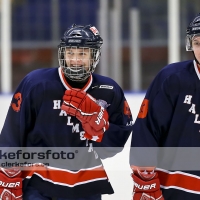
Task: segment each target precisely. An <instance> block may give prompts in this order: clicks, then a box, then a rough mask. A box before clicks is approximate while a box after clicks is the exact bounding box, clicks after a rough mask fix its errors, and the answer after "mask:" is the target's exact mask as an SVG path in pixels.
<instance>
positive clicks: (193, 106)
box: [189, 104, 196, 114]
mask: <svg viewBox="0 0 200 200" xmlns="http://www.w3.org/2000/svg"><path fill="white" fill-rule="evenodd" d="M189 112H191V113H193V114H195V113H196V111H195V104H192V106H191V108H190V109H189Z"/></svg>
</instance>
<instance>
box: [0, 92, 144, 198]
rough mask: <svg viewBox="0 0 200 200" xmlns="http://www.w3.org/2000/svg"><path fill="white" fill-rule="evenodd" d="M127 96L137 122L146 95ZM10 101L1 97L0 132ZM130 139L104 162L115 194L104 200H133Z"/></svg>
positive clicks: (9, 96)
mask: <svg viewBox="0 0 200 200" xmlns="http://www.w3.org/2000/svg"><path fill="white" fill-rule="evenodd" d="M125 96H126V99H127V101H128V103H129V106H130V108H131V111H132V115H133V120H135V118H136V116H137V113H138V111H139V108H140V104H141V102H142V100H143V98H144V93H138V94H132V93H125ZM10 101H11V95H0V106H1V108H0V110H1V112H0V130H1V129H2V126H3V123H4V120H5V116H6V113H7V110H8V107H9V105H10ZM130 139H131V138H129V140H128V141H127V143H126V145H125V148H124V150H123V151H122V152H121V153H119V154H117V155H116V156H114V157H112V158H108V159H105V160H103V164H104V167H105V169H106V171H107V174H108V177H109V179H110V182H111V184H112V186H113V189H114V191H115V193H114V194H113V195H103V198H102V200H131V196H132V186H133V181H132V179H131V176H130V174H131V169H130V167H129V149H130Z"/></svg>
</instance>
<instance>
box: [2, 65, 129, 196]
mask: <svg viewBox="0 0 200 200" xmlns="http://www.w3.org/2000/svg"><path fill="white" fill-rule="evenodd" d="M70 88H71V86H70V85H69V84H68V83H67V82H66V80H65V77H64V75H63V73H62V71H61V68H49V69H39V70H35V71H33V72H31V73H29V74H28V75H27V76H26V77H25V78H24V79H23V80H22V82H21V83H20V85H19V86H18V88H17V89H16V91H15V93H14V95H13V98H12V102H11V105H10V108H9V110H8V114H7V116H6V120H5V123H4V126H3V129H2V131H1V135H0V146H1V147H33V151H34V147H38V148H40V149H41V147H44V148H47V147H50V149H51V147H52V149H53V148H54V147H63V148H65V147H74V148H79V149H80V147H82V148H83V150H82V151H79V152H80V153H81V158H82V160H78V161H77V163H76V166H73V167H72V168H70V167H68V166H69V164H68V163H67V162H66V165H65V166H64V167H63V166H61V167H59V165H58V166H44V167H42V166H41V167H40V168H37V167H30V168H28V170H24V171H23V178H24V181H23V188H24V189H25V188H26V185H27V184H29V185H32V186H34V187H35V188H37V189H38V190H40V191H41V192H43V193H46V194H48V195H51V196H52V197H63V198H77V197H85V196H90V195H94V194H112V193H113V189H112V187H111V184H110V183H109V180H108V177H107V174H106V172H105V170H104V167H103V165H102V162H101V158H106V157H110V156H113V155H115V154H116V153H118V152H120V151H121V150H122V148H123V147H124V144H125V143H126V141H127V139H128V137H129V135H130V133H131V131H132V125H133V121H132V116H131V112H130V109H129V106H128V103H127V101H126V99H125V97H124V93H123V91H122V89H121V88H120V87H119V85H118V84H117V83H116V82H115V81H113V80H112V79H110V78H108V77H104V76H101V75H97V74H92V75H91V76H90V78H89V80H88V82H87V84H86V85H85V86H84V88H83V89H82V90H84V91H85V92H87V93H88V94H90V95H91V96H93V97H94V98H96V99H97V100H99V101H103V102H106V104H107V111H108V114H109V123H110V126H109V129H108V130H107V131H106V132H105V133H104V136H103V139H102V142H101V143H98V142H95V141H88V140H87V139H86V138H84V136H83V135H84V130H83V129H82V125H81V123H80V122H79V121H78V120H77V119H76V118H75V117H73V116H69V115H67V113H66V112H65V111H63V110H61V109H60V107H61V105H62V97H63V95H64V92H65V90H69V89H70ZM110 148H111V149H110ZM94 149H95V150H94ZM102 149H103V150H104V151H103V152H102ZM49 151H50V150H49ZM74 162H75V161H74ZM57 163H59V162H57ZM74 167H75V168H74Z"/></svg>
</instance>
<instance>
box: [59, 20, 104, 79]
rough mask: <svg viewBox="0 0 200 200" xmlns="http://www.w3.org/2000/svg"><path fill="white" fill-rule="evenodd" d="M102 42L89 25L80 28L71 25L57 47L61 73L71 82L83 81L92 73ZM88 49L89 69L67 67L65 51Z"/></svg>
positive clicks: (97, 33)
mask: <svg viewBox="0 0 200 200" xmlns="http://www.w3.org/2000/svg"><path fill="white" fill-rule="evenodd" d="M102 44H103V40H102V38H101V37H100V35H99V32H98V30H97V29H96V28H95V27H94V26H91V25H87V26H80V25H76V24H73V25H72V26H71V27H70V28H69V29H68V30H67V31H66V32H65V33H64V36H63V37H62V38H61V41H60V44H59V46H58V61H59V66H60V67H61V68H62V71H63V73H64V74H65V76H66V77H68V78H69V79H70V80H72V81H84V80H86V79H87V78H88V77H89V76H90V75H91V73H93V72H94V70H95V68H96V66H97V64H98V63H99V60H100V56H101V46H102ZM69 48H71V49H83V52H84V50H85V49H89V52H90V55H91V59H89V61H88V62H89V65H90V66H89V68H88V69H87V70H85V69H81V68H80V67H79V68H78V67H77V69H75V68H74V67H73V69H72V68H71V67H70V66H67V62H66V49H69Z"/></svg>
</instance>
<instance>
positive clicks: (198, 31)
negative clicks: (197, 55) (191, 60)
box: [186, 13, 200, 51]
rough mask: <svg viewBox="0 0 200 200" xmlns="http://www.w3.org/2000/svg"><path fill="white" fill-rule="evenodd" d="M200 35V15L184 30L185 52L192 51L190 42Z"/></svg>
mask: <svg viewBox="0 0 200 200" xmlns="http://www.w3.org/2000/svg"><path fill="white" fill-rule="evenodd" d="M198 35H200V13H199V14H198V15H197V16H196V17H195V18H194V19H193V20H192V21H191V22H190V24H189V26H188V27H187V30H186V50H187V51H193V49H192V40H193V38H194V37H195V36H198Z"/></svg>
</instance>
